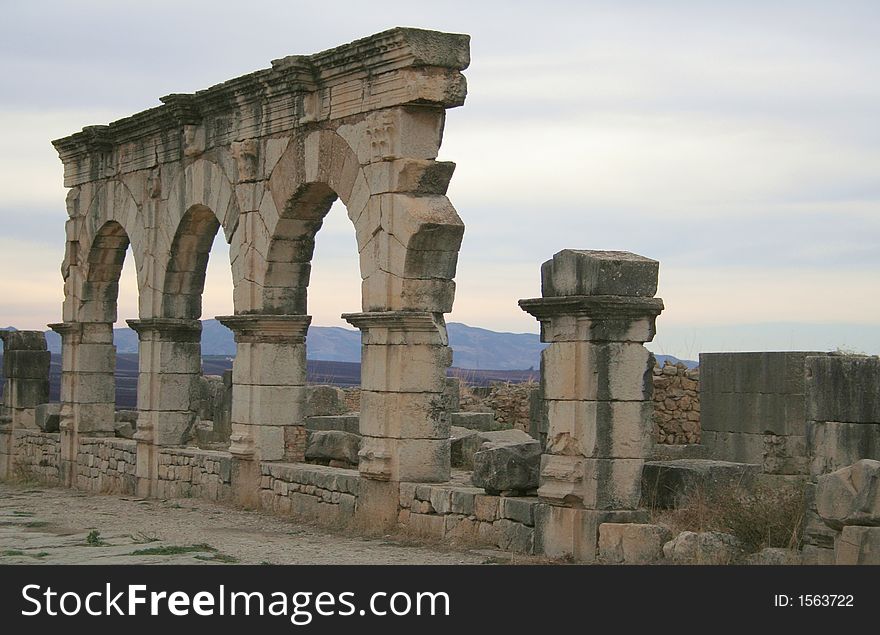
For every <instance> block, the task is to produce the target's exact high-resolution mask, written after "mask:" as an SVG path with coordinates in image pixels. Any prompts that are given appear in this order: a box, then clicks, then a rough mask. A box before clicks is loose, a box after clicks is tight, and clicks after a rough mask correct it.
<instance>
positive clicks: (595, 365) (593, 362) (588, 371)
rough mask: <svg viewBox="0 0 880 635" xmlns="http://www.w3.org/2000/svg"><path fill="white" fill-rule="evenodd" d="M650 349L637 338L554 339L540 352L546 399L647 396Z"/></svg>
mask: <svg viewBox="0 0 880 635" xmlns="http://www.w3.org/2000/svg"><path fill="white" fill-rule="evenodd" d="M652 360H653V358H652V357H651V353H650V352H649V351H648V349H646V348H645V347H644V346H642V345H641V344H640V343H637V342H610V343H609V342H601V343H599V342H592V341H571V342H553V343H551V344H550V346H548V347H547V348H546V349H544V351H543V352H542V353H541V368H542V375H541V380H542V382H543V386H544V398H545V399H568V400H573V399H579V400H589V401H596V400H620V401H634V400H644V399H650V398H651V394H652V392H653V382H652V380H651V367H652V366H653V361H652Z"/></svg>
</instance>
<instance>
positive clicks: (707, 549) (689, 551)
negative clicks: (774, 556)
mask: <svg viewBox="0 0 880 635" xmlns="http://www.w3.org/2000/svg"><path fill="white" fill-rule="evenodd" d="M663 555H664V556H665V557H666V558H667V559H669V560H671V561H673V562H678V563H682V564H730V563H731V562H733V561H734V560H736V559H737V558H738V557H740V556H741V555H742V545H741V544H740V542H739V540H737V539H736V537H735V536H732V535H730V534H725V533H721V532H717V531H707V532H701V533H696V532H693V531H683V532H681V533H680V534H679V535H678V536H676V537H675V538H673V539H672V540H670V541H669V542H667V543H666V544H665V545H663Z"/></svg>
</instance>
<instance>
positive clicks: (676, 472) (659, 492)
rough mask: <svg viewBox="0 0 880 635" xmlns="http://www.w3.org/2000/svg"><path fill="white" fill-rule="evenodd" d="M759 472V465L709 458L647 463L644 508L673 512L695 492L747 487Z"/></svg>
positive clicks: (643, 480)
mask: <svg viewBox="0 0 880 635" xmlns="http://www.w3.org/2000/svg"><path fill="white" fill-rule="evenodd" d="M760 471H761V466H760V465H754V464H751V463H731V462H729V461H713V460H710V459H677V460H674V461H646V462H645V465H644V467H643V469H642V501H641V506H642V507H648V508H652V509H674V508H675V507H677V506H678V504H679V502H680V501H682V500H684V499H685V498H686V497H687V496H688V495H689V494H691V493H692V492H694V491H697V490H702V491H704V492H708V491H711V490H713V489H717V488H719V487H726V486H731V485H743V486H746V485H748V484H749V483H751V482H752V481H753V480H754V479H755V477H756V476H757V475H758V474H759V473H760Z"/></svg>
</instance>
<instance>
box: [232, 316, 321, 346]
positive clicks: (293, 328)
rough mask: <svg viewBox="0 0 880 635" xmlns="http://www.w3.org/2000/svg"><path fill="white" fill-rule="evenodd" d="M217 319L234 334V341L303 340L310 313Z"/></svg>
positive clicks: (309, 320) (310, 318) (270, 341)
mask: <svg viewBox="0 0 880 635" xmlns="http://www.w3.org/2000/svg"><path fill="white" fill-rule="evenodd" d="M216 319H217V321H218V322H220V324H222V325H223V326H225V327H226V328H228V329H230V330H231V331H232V332H233V333H234V334H235V341H236V342H249V343H259V342H267V343H283V342H291V343H294V344H296V343H302V342H305V339H306V333H307V332H308V330H309V324H310V323H311V321H312V316H311V315H302V314H299V315H271V314H247V315H218V316H217V317H216Z"/></svg>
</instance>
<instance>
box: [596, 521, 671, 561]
mask: <svg viewBox="0 0 880 635" xmlns="http://www.w3.org/2000/svg"><path fill="white" fill-rule="evenodd" d="M670 538H672V532H670V531H669V530H668V529H667V528H666V527H661V526H660V525H643V524H636V523H602V524H601V525H599V560H601V561H604V562H608V563H613V564H651V563H652V562H657V561H658V560H661V559H662V558H663V545H664V544H666V543H667V542H668V541H669V540H670Z"/></svg>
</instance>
